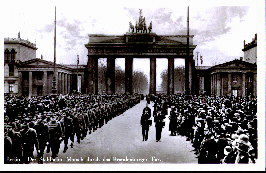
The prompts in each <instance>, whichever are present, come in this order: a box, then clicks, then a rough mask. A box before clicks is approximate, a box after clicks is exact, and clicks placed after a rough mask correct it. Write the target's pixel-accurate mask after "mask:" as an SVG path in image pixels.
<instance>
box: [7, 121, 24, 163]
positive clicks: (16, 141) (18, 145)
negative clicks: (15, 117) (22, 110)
mask: <svg viewBox="0 0 266 173" xmlns="http://www.w3.org/2000/svg"><path fill="white" fill-rule="evenodd" d="M10 127H12V128H11V129H10V130H9V131H8V133H7V134H8V136H9V137H10V138H11V140H12V150H10V152H11V159H12V163H21V160H22V152H23V144H22V137H21V134H20V132H19V130H18V128H17V124H16V123H12V124H11V126H10Z"/></svg>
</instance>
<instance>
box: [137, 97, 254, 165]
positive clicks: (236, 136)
mask: <svg viewBox="0 0 266 173" xmlns="http://www.w3.org/2000/svg"><path fill="white" fill-rule="evenodd" d="M150 101H152V102H154V111H153V116H154V121H155V127H156V141H157V142H158V141H160V139H161V131H162V128H163V127H164V126H165V124H164V123H163V121H164V119H165V118H166V115H167V114H168V111H169V109H170V113H169V119H170V121H169V131H170V135H171V136H175V135H182V136H185V137H186V138H187V140H188V141H191V142H192V145H193V147H194V148H195V150H194V151H195V154H196V155H197V157H198V163H200V164H221V163H224V164H232V163H255V162H256V158H257V146H258V144H257V139H258V138H257V100H256V98H255V97H246V98H240V97H233V96H232V97H210V96H204V97H201V96H199V97H196V96H195V97H191V98H190V99H186V98H185V97H184V96H178V95H171V96H167V95H152V96H149V97H147V103H150ZM147 110H148V106H146V108H145V109H144V110H143V115H142V117H144V119H145V117H146V120H149V118H150V116H148V112H149V111H150V110H148V111H147ZM143 122H144V121H143V120H141V123H142V128H143V130H145V128H146V129H147V128H148V127H149V124H147V123H146V126H145V123H143ZM144 135H146V136H147V132H146V133H144V131H143V136H144ZM146 136H144V137H143V140H146V139H145V138H146Z"/></svg>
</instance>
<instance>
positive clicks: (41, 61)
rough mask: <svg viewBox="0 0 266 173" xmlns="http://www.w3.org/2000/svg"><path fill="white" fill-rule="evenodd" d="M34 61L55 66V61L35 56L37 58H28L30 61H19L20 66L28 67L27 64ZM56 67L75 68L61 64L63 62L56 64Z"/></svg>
mask: <svg viewBox="0 0 266 173" xmlns="http://www.w3.org/2000/svg"><path fill="white" fill-rule="evenodd" d="M33 63H37V64H45V65H48V66H51V67H53V66H54V63H53V62H51V61H46V60H43V59H39V58H35V59H31V60H28V61H19V63H18V67H26V66H29V65H30V64H33ZM76 67H77V66H76ZM56 68H62V69H66V70H74V68H71V67H68V66H67V65H61V64H56Z"/></svg>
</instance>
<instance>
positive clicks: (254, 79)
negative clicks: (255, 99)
mask: <svg viewBox="0 0 266 173" xmlns="http://www.w3.org/2000/svg"><path fill="white" fill-rule="evenodd" d="M253 95H254V96H257V73H254V75H253Z"/></svg>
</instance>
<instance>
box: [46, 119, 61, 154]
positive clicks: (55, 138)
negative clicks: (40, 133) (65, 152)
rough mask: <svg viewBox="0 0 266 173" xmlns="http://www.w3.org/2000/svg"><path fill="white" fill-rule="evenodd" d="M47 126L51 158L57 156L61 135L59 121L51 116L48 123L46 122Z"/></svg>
mask: <svg viewBox="0 0 266 173" xmlns="http://www.w3.org/2000/svg"><path fill="white" fill-rule="evenodd" d="M48 127H49V146H50V147H51V151H52V158H53V159H54V158H56V157H57V156H58V152H59V148H60V143H61V140H62V139H61V138H62V137H61V136H62V131H61V127H60V125H59V123H58V122H57V121H56V119H55V118H52V120H51V121H50V123H49V124H48Z"/></svg>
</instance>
